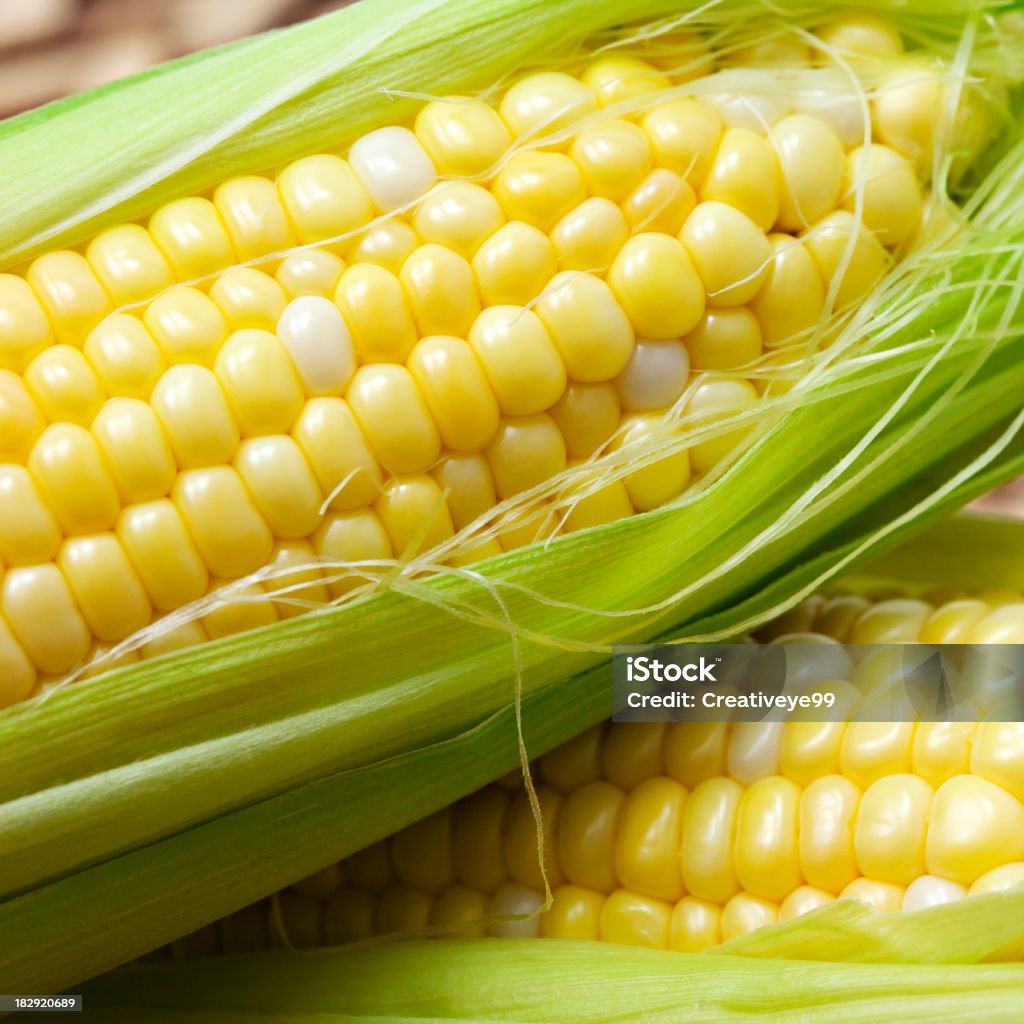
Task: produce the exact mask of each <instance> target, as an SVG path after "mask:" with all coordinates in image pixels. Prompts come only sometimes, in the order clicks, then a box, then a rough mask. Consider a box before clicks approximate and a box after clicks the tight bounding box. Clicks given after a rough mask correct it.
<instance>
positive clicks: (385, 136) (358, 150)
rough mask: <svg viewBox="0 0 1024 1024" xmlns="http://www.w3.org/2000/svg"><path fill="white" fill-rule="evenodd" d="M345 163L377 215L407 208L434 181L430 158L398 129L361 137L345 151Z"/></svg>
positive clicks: (408, 134)
mask: <svg viewBox="0 0 1024 1024" xmlns="http://www.w3.org/2000/svg"><path fill="white" fill-rule="evenodd" d="M348 162H349V165H350V166H351V168H352V171H353V173H354V174H355V176H356V177H357V178H358V179H359V180H360V181H361V182H362V184H363V187H364V188H365V189H366V191H367V192H368V193H369V195H370V199H371V200H372V202H373V205H374V206H375V207H376V209H377V210H378V212H380V213H387V212H389V211H391V210H398V209H400V208H401V209H404V208H406V207H408V206H409V205H410V204H412V203H414V202H415V201H416V200H417V199H419V198H421V197H422V196H423V195H425V194H426V192H427V191H428V190H429V189H430V188H431V187H432V186H433V185H434V183H435V182H436V181H437V168H435V167H434V163H433V161H432V160H431V159H430V155H429V154H428V153H427V151H426V150H425V149H424V148H423V147H422V146H421V145H420V143H419V140H418V139H417V138H416V136H415V135H413V133H412V132H411V131H409V129H408V128H403V127H402V126H400V125H386V126H385V127H383V128H375V129H374V130H373V131H371V132H367V133H366V134H365V135H361V136H360V137H359V138H358V139H356V141H355V142H353V143H352V146H351V148H350V149H349V151H348Z"/></svg>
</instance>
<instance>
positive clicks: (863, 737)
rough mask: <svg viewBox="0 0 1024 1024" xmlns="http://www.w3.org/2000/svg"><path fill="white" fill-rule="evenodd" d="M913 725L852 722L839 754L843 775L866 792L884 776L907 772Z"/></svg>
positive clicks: (908, 770) (904, 723)
mask: <svg viewBox="0 0 1024 1024" xmlns="http://www.w3.org/2000/svg"><path fill="white" fill-rule="evenodd" d="M913 738H914V723H913V722H851V723H850V724H849V725H848V726H847V728H846V733H845V735H844V736H843V746H842V749H841V751H840V755H839V763H840V765H841V768H842V773H843V775H845V776H846V777H847V778H848V779H849V780H850V781H851V782H853V783H854V785H856V786H860V788H861V789H866V788H867V787H868V786H870V785H871V783H872V782H874V781H876V780H877V779H880V778H882V776H883V775H895V774H897V773H909V772H910V747H911V743H912V742H913Z"/></svg>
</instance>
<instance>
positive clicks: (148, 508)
mask: <svg viewBox="0 0 1024 1024" xmlns="http://www.w3.org/2000/svg"><path fill="white" fill-rule="evenodd" d="M117 539H118V540H119V541H120V542H121V544H122V546H123V547H124V550H125V551H126V552H127V553H128V557H129V558H130V559H131V561H132V564H133V565H134V566H135V569H136V571H137V572H138V574H139V578H140V579H141V580H142V584H143V586H144V587H145V588H146V592H147V593H148V594H149V597H150V600H151V601H152V602H153V604H154V606H155V607H157V608H158V609H160V610H161V611H164V612H171V611H174V610H175V609H176V608H181V607H183V606H184V605H186V604H190V603H191V602H193V601H197V600H198V599H199V598H200V597H202V596H203V594H204V593H206V587H207V584H208V583H209V574H208V573H207V571H206V566H205V565H204V564H203V561H202V559H201V558H200V556H199V552H198V551H197V550H196V545H195V542H194V541H193V539H192V537H191V535H190V534H189V532H188V528H187V527H186V526H185V521H184V520H183V519H182V517H181V514H180V513H179V512H178V510H177V509H176V508H175V507H174V505H173V504H171V502H170V501H167V500H161V501H152V502H148V503H146V504H143V505H132V506H131V507H129V508H126V509H125V510H124V512H122V513H121V517H120V519H119V520H118V523H117ZM204 635H205V634H204ZM185 639H186V640H187V641H188V644H187V645H188V646H192V642H193V640H194V641H195V642H196V643H198V642H201V638H194V637H186V638H185ZM179 646H184V645H178V644H174V645H168V644H163V643H161V644H159V645H158V647H156V648H155V649H152V650H150V651H148V652H145V651H144V656H145V657H153V656H155V655H156V654H162V653H164V652H165V651H170V650H177V649H178V648H179Z"/></svg>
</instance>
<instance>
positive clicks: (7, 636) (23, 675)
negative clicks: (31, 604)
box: [0, 615, 36, 708]
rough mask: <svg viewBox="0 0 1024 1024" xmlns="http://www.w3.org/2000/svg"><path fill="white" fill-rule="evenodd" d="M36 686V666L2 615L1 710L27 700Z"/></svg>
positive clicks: (0, 617)
mask: <svg viewBox="0 0 1024 1024" xmlns="http://www.w3.org/2000/svg"><path fill="white" fill-rule="evenodd" d="M35 685H36V668H35V665H33V664H32V662H31V661H30V660H29V656H28V655H27V654H26V653H25V649H24V648H23V647H22V646H21V644H20V643H18V640H17V638H16V637H15V635H14V633H13V632H12V631H11V627H10V626H9V625H8V624H7V621H6V619H4V617H3V616H2V615H0V708H7V707H12V706H13V705H15V704H18V703H20V702H21V701H23V700H27V699H28V697H29V695H30V694H31V693H32V690H33V688H34V687H35Z"/></svg>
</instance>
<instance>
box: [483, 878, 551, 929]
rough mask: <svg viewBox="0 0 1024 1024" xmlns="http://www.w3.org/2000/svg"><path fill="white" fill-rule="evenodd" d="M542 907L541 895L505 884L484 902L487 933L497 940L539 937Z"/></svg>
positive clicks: (534, 890) (533, 889)
mask: <svg viewBox="0 0 1024 1024" xmlns="http://www.w3.org/2000/svg"><path fill="white" fill-rule="evenodd" d="M543 907H544V895H543V893H542V892H539V891H538V890H537V889H535V888H529V889H528V888H526V887H525V886H522V885H515V884H513V883H511V882H509V883H507V884H506V885H503V886H502V887H501V888H500V889H498V891H497V892H495V893H494V895H493V896H491V899H490V902H489V903H488V906H487V918H488V925H487V934H488V935H491V936H494V937H495V938H501V939H536V938H539V937H540V920H541V919H540V914H541V910H542V909H543Z"/></svg>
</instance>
